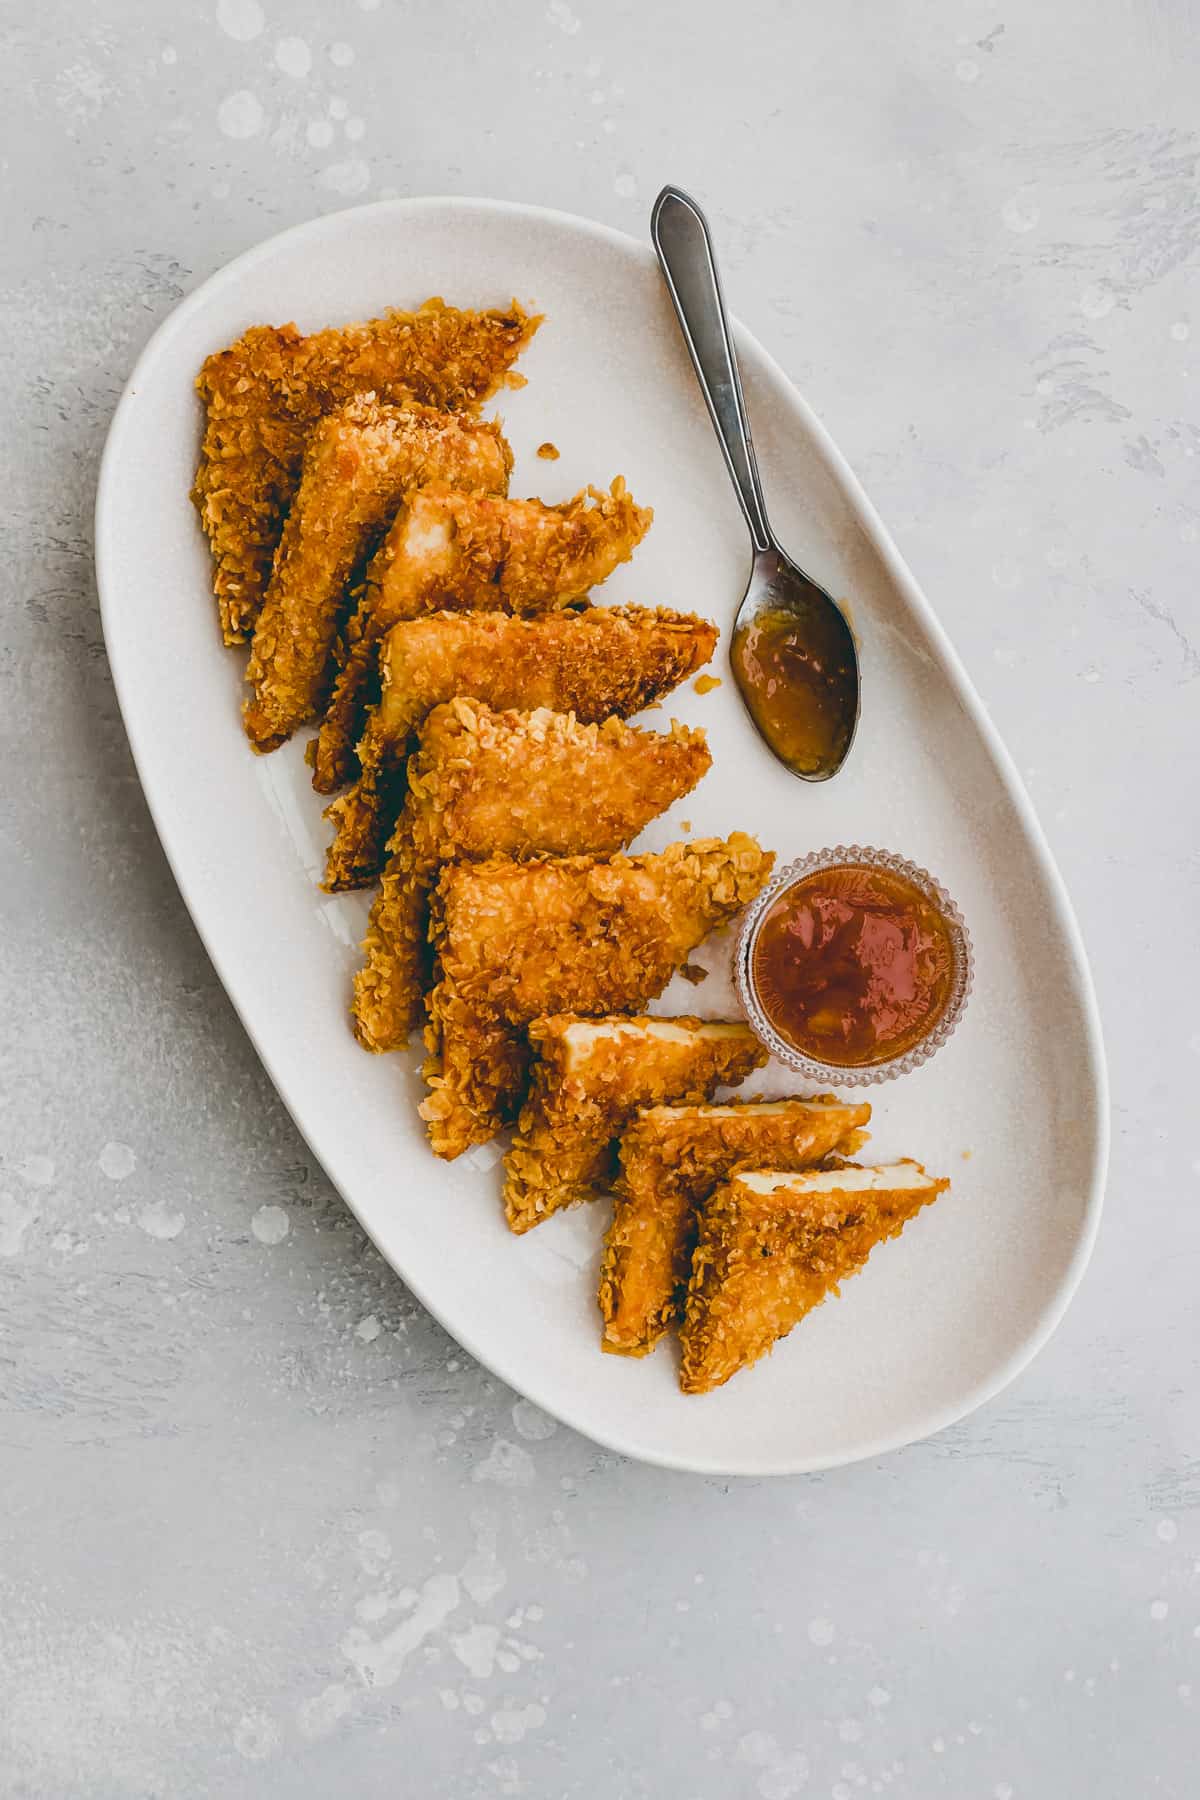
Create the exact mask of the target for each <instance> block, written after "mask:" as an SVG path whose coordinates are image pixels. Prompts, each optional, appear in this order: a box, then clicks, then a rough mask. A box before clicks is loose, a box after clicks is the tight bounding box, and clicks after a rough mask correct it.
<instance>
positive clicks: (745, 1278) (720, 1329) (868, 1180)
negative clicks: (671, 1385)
mask: <svg viewBox="0 0 1200 1800" xmlns="http://www.w3.org/2000/svg"><path fill="white" fill-rule="evenodd" d="M949 1185H950V1183H949V1182H948V1181H942V1180H938V1179H936V1178H935V1177H934V1176H932V1175H927V1174H926V1172H925V1170H924V1169H923V1168H922V1167H921V1165H920V1163H916V1162H910V1161H907V1160H906V1161H904V1162H897V1163H889V1164H886V1165H885V1166H883V1167H881V1168H875V1169H863V1168H858V1167H856V1166H855V1165H854V1164H847V1165H845V1166H844V1167H842V1168H840V1169H813V1170H809V1171H808V1172H807V1173H804V1174H798V1175H797V1174H786V1173H781V1172H780V1171H778V1170H771V1171H758V1172H748V1173H746V1174H742V1175H735V1176H734V1178H733V1180H732V1181H731V1182H730V1183H729V1184H728V1186H726V1187H723V1188H719V1189H718V1190H717V1192H716V1193H715V1194H714V1195H713V1196H712V1198H711V1199H710V1200H709V1201H708V1203H707V1205H706V1206H705V1208H704V1211H703V1214H702V1215H701V1220H700V1240H699V1243H698V1244H697V1246H696V1255H695V1259H694V1261H693V1263H692V1278H691V1281H690V1282H689V1283H688V1291H687V1302H686V1306H685V1310H684V1318H683V1329H682V1331H681V1334H680V1337H681V1341H682V1346H683V1360H682V1363H681V1366H680V1371H679V1385H680V1387H681V1388H682V1389H683V1391H684V1393H685V1394H706V1393H708V1392H709V1391H710V1390H711V1389H712V1388H715V1387H720V1386H721V1385H722V1383H723V1382H726V1381H728V1380H729V1377H730V1376H731V1375H734V1374H736V1373H737V1371H738V1370H739V1369H745V1368H748V1367H749V1365H750V1364H751V1363H754V1362H757V1361H758V1359H759V1357H760V1356H765V1355H766V1354H767V1352H768V1351H769V1350H770V1349H771V1347H772V1345H774V1344H775V1343H777V1342H778V1340H779V1339H780V1338H781V1337H786V1336H787V1334H788V1332H789V1331H790V1330H791V1329H792V1327H793V1325H798V1324H799V1323H800V1320H801V1319H803V1318H804V1316H805V1314H806V1313H810V1312H811V1311H812V1309H813V1307H814V1306H819V1305H820V1304H821V1302H822V1300H824V1299H825V1298H826V1296H827V1295H829V1294H836V1293H837V1292H838V1283H839V1282H842V1281H845V1280H846V1279H847V1278H848V1277H849V1276H851V1275H857V1274H858V1271H859V1270H860V1269H861V1268H862V1267H863V1265H864V1264H865V1262H866V1260H867V1258H868V1257H869V1256H870V1254H871V1252H872V1250H873V1249H874V1248H875V1246H876V1244H881V1243H883V1241H884V1240H885V1239H886V1238H891V1237H897V1236H898V1235H899V1233H900V1232H901V1231H902V1230H903V1229H904V1227H905V1225H906V1224H907V1223H908V1221H909V1220H910V1219H911V1218H912V1217H913V1216H914V1215H915V1214H916V1213H918V1212H919V1211H920V1210H921V1208H922V1207H923V1206H928V1205H929V1203H930V1201H931V1200H936V1199H937V1197H938V1195H939V1194H941V1193H944V1192H945V1190H946V1188H948V1187H949Z"/></svg>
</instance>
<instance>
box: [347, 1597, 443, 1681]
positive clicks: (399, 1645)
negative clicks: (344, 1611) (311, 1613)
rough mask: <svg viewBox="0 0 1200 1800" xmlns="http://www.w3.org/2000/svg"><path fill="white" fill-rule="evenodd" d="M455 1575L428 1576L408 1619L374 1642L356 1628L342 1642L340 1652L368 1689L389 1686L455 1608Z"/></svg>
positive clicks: (397, 1678) (396, 1679)
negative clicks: (415, 1651) (413, 1654)
mask: <svg viewBox="0 0 1200 1800" xmlns="http://www.w3.org/2000/svg"><path fill="white" fill-rule="evenodd" d="M459 1599H460V1593H459V1586H458V1577H457V1576H456V1575H441V1574H438V1575H431V1576H430V1577H429V1579H428V1580H427V1581H426V1583H425V1585H424V1587H423V1588H422V1590H421V1597H420V1599H419V1600H418V1602H417V1604H416V1606H415V1607H414V1608H413V1610H412V1612H411V1613H410V1614H409V1616H408V1617H407V1618H406V1619H405V1620H403V1621H402V1623H401V1624H399V1625H397V1626H396V1629H395V1630H394V1631H391V1632H389V1633H388V1635H387V1636H386V1637H383V1638H380V1639H379V1640H378V1641H375V1640H374V1639H372V1638H371V1637H370V1636H369V1635H368V1633H367V1632H365V1631H363V1630H361V1629H359V1628H358V1627H354V1628H352V1629H351V1630H350V1631H348V1632H347V1633H346V1636H345V1637H344V1638H343V1639H342V1653H343V1655H344V1656H345V1657H346V1659H347V1660H348V1661H349V1662H350V1663H352V1664H353V1666H354V1667H355V1669H357V1671H358V1673H359V1676H360V1678H361V1679H362V1680H363V1681H364V1682H365V1683H366V1685H367V1686H368V1687H392V1686H393V1685H394V1684H395V1683H396V1682H397V1681H398V1680H399V1679H400V1676H401V1674H402V1672H403V1669H404V1665H405V1663H406V1662H407V1661H408V1659H409V1657H410V1656H411V1655H412V1653H413V1651H414V1650H416V1649H418V1648H419V1647H420V1645H422V1644H423V1643H424V1642H425V1640H426V1638H427V1637H429V1635H430V1634H431V1632H434V1631H437V1630H439V1629H440V1627H441V1626H442V1625H444V1624H445V1622H446V1620H447V1619H448V1618H449V1617H450V1615H451V1613H452V1612H453V1611H454V1610H455V1608H456V1607H457V1606H458V1603H459Z"/></svg>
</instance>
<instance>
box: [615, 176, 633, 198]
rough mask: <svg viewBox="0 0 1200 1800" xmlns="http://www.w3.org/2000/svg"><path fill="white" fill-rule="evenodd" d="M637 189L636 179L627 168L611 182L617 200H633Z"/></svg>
mask: <svg viewBox="0 0 1200 1800" xmlns="http://www.w3.org/2000/svg"><path fill="white" fill-rule="evenodd" d="M637 191H638V186H637V180H636V178H635V177H634V176H633V175H631V174H630V173H629V171H628V170H623V171H622V173H621V174H620V175H618V176H617V179H616V180H615V181H614V182H613V193H614V194H616V196H617V198H618V199H619V200H635V199H636V198H637Z"/></svg>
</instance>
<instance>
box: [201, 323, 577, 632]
mask: <svg viewBox="0 0 1200 1800" xmlns="http://www.w3.org/2000/svg"><path fill="white" fill-rule="evenodd" d="M540 323H541V319H540V317H537V316H534V315H532V314H530V313H527V312H525V310H524V309H523V308H522V307H520V306H518V305H517V303H516V301H515V300H514V301H513V303H512V305H511V306H510V307H509V308H507V309H506V310H504V311H496V312H479V313H476V312H461V311H459V309H458V308H457V307H451V306H446V305H445V304H444V303H443V302H442V301H441V300H428V301H426V303H425V305H424V306H422V307H421V308H420V309H419V310H418V311H417V312H412V313H406V312H388V313H385V314H384V315H383V317H382V318H378V319H371V320H369V321H367V323H365V324H359V325H345V326H340V327H335V328H333V329H331V330H328V331H318V332H315V333H314V334H313V335H312V336H311V337H303V336H302V335H301V334H300V332H299V331H298V330H297V329H296V327H295V326H294V325H283V326H278V327H277V326H272V325H256V326H254V327H253V328H252V329H251V330H249V331H247V332H246V333H245V335H244V336H242V337H240V338H239V339H238V341H237V342H236V343H235V344H231V345H230V347H229V349H227V350H220V351H218V352H217V353H216V354H215V355H213V356H210V357H209V358H208V360H207V361H206V362H205V364H204V366H203V368H202V369H201V370H200V373H199V375H198V376H197V377H196V387H197V389H198V391H199V394H200V398H201V400H202V401H203V402H204V407H205V415H206V419H205V429H204V441H203V445H202V447H201V451H200V465H199V467H198V468H197V470H196V480H195V485H194V486H193V488H192V499H193V501H194V502H195V504H196V507H197V509H198V510H199V513H200V520H201V523H202V525H203V527H204V530H205V532H206V534H207V536H208V539H209V542H210V544H211V546H212V553H213V560H214V563H215V570H214V577H213V587H214V591H215V593H216V596H217V604H218V608H219V611H220V618H221V630H222V634H223V636H224V639H225V642H226V643H227V644H243V643H245V642H246V641H247V640H248V638H249V637H250V634H251V632H252V631H253V629H254V621H255V620H256V618H257V617H258V611H259V607H260V606H261V604H262V597H263V595H264V593H265V592H266V588H267V582H268V580H269V579H270V574H271V559H272V557H273V556H274V554H275V546H276V544H277V543H278V542H279V536H280V532H281V530H282V527H283V520H284V516H285V514H286V513H287V509H288V507H289V505H290V504H291V500H292V496H293V495H294V493H295V491H296V484H297V482H298V480H299V477H300V464H301V460H302V458H303V454H304V445H305V440H306V438H307V435H308V432H309V429H310V428H311V426H312V425H313V424H314V423H315V422H316V420H317V419H319V418H321V417H323V416H324V415H325V414H326V413H328V412H331V411H332V410H333V408H334V407H336V406H338V405H339V404H340V403H341V402H343V401H345V400H350V399H352V398H353V397H354V396H355V395H356V394H365V393H374V394H376V395H378V397H379V399H380V400H384V401H388V402H391V403H393V404H395V405H407V404H408V403H410V402H413V401H416V402H418V403H420V404H423V405H426V406H434V407H440V408H441V409H442V410H443V411H446V412H466V413H471V412H474V411H475V410H476V409H477V408H478V407H479V406H480V404H481V403H482V402H483V401H484V400H486V399H487V397H488V395H489V394H492V393H494V392H495V390H496V389H497V387H499V385H500V384H501V382H502V381H503V380H504V377H505V375H506V373H507V371H508V370H509V369H510V368H511V366H512V364H513V363H514V362H515V360H516V358H517V357H518V356H519V355H520V354H521V351H522V350H523V349H524V348H525V346H526V344H527V343H528V342H529V340H530V338H531V337H532V336H533V334H534V332H535V331H536V330H537V328H538V326H539V325H540Z"/></svg>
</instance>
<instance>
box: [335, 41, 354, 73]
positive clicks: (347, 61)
mask: <svg viewBox="0 0 1200 1800" xmlns="http://www.w3.org/2000/svg"><path fill="white" fill-rule="evenodd" d="M329 60H330V62H331V63H332V64H333V66H334V68H335V69H348V68H349V67H350V65H351V63H352V62H353V61H354V46H353V44H346V43H340V42H339V43H336V44H330V46H329Z"/></svg>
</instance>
